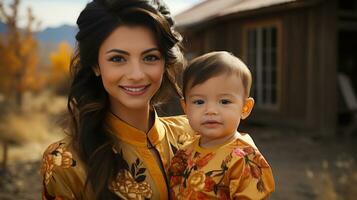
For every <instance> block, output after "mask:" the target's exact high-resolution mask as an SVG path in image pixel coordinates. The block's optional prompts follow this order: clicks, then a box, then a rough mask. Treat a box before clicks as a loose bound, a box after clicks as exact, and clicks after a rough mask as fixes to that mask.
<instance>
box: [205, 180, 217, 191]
mask: <svg viewBox="0 0 357 200" xmlns="http://www.w3.org/2000/svg"><path fill="white" fill-rule="evenodd" d="M214 185H216V182H215V181H214V180H213V179H212V178H211V177H209V176H206V180H205V188H204V191H206V192H211V191H213V188H214Z"/></svg>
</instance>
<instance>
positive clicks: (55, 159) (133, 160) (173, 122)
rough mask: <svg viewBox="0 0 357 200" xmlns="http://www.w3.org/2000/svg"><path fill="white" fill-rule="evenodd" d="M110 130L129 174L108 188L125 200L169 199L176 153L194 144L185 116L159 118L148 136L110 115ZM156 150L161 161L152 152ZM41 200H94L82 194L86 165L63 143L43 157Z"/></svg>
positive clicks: (88, 193)
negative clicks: (169, 168) (186, 145)
mask: <svg viewBox="0 0 357 200" xmlns="http://www.w3.org/2000/svg"><path fill="white" fill-rule="evenodd" d="M106 125H107V127H108V130H109V131H110V132H111V133H112V134H114V135H115V136H116V138H117V141H116V143H117V145H115V146H113V151H114V152H115V153H119V154H121V155H122V156H123V158H124V160H125V161H126V162H127V163H126V167H125V168H126V170H124V171H122V172H119V173H118V174H117V176H116V177H115V179H114V180H113V181H112V182H111V183H110V184H109V185H108V188H109V189H110V190H111V191H113V192H114V193H115V194H116V195H117V196H119V197H121V198H122V199H168V197H169V193H168V180H167V176H166V174H167V173H166V172H167V170H168V167H169V165H170V161H171V160H172V158H173V156H174V154H175V152H176V151H177V149H178V148H180V147H181V146H182V145H185V144H187V143H188V142H190V141H191V142H192V140H193V135H194V132H193V131H192V129H191V128H190V127H189V125H188V121H187V118H186V117H185V116H175V117H158V116H157V115H155V122H154V125H153V127H152V128H151V129H150V130H149V132H148V133H147V134H146V133H144V132H142V131H140V130H138V129H136V128H134V127H132V126H130V125H129V124H127V123H125V122H124V121H122V120H120V119H119V118H117V117H115V116H114V115H113V114H111V113H109V114H108V116H107V118H106ZM148 140H150V142H151V145H152V146H154V147H155V149H156V150H155V151H157V152H158V154H157V155H159V156H160V160H159V159H157V158H158V157H157V156H154V154H153V152H152V151H153V150H152V149H153V148H150V149H149V147H148V146H149V145H148ZM41 174H42V177H43V186H44V189H43V195H42V199H93V192H92V191H90V190H86V191H85V192H84V191H83V188H84V184H85V181H86V172H85V168H84V164H83V163H82V162H81V161H80V160H79V159H78V156H77V155H76V153H75V152H74V151H73V149H72V147H71V145H70V139H68V138H67V139H64V140H62V141H59V142H56V143H54V144H52V145H50V146H49V147H48V148H47V150H46V151H45V153H44V155H43V160H42V169H41Z"/></svg>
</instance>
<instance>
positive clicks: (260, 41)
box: [244, 23, 281, 109]
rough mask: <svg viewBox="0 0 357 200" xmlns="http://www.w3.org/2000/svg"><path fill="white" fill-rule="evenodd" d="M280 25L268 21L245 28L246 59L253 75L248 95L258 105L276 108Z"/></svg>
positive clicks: (278, 89)
mask: <svg viewBox="0 0 357 200" xmlns="http://www.w3.org/2000/svg"><path fill="white" fill-rule="evenodd" d="M279 27H280V26H278V24H276V23H272V24H269V23H267V24H260V25H255V26H249V27H246V28H245V29H244V35H245V48H244V49H245V60H246V62H247V65H248V66H249V68H250V70H251V72H252V76H253V84H252V89H251V95H252V96H253V98H254V99H255V102H256V106H257V107H260V108H268V109H276V108H278V107H279V92H280V88H279V82H280V81H279V76H278V75H279V73H280V72H279V71H280V67H279V63H280V62H279V58H280V55H279V52H280V49H281V44H280V39H279V38H280V28H279Z"/></svg>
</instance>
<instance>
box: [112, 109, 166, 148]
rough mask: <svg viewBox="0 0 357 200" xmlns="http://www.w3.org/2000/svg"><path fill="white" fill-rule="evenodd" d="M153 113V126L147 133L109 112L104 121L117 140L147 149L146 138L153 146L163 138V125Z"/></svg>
mask: <svg viewBox="0 0 357 200" xmlns="http://www.w3.org/2000/svg"><path fill="white" fill-rule="evenodd" d="M154 113H155V117H154V124H153V126H152V127H151V128H150V129H149V131H148V133H145V132H144V131H141V130H139V129H137V128H135V127H133V126H131V125H130V124H128V123H126V122H125V121H123V120H122V119H120V118H119V117H117V116H115V115H114V114H113V113H111V112H108V114H107V116H106V119H105V121H106V125H107V126H108V128H109V131H110V132H111V133H112V134H113V135H115V136H116V137H117V138H118V139H120V140H122V141H124V142H127V143H130V144H132V145H135V146H143V147H144V146H145V147H147V146H148V143H147V137H148V138H149V139H150V141H151V143H152V144H153V145H156V144H158V143H159V142H160V141H161V140H162V139H163V138H164V137H165V127H164V124H163V123H162V122H161V120H160V119H159V117H158V115H157V113H156V111H154Z"/></svg>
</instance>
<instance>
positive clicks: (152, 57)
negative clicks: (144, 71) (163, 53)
mask: <svg viewBox="0 0 357 200" xmlns="http://www.w3.org/2000/svg"><path fill="white" fill-rule="evenodd" d="M157 60H160V57H159V56H156V55H148V56H145V57H144V61H146V62H155V61H157Z"/></svg>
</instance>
